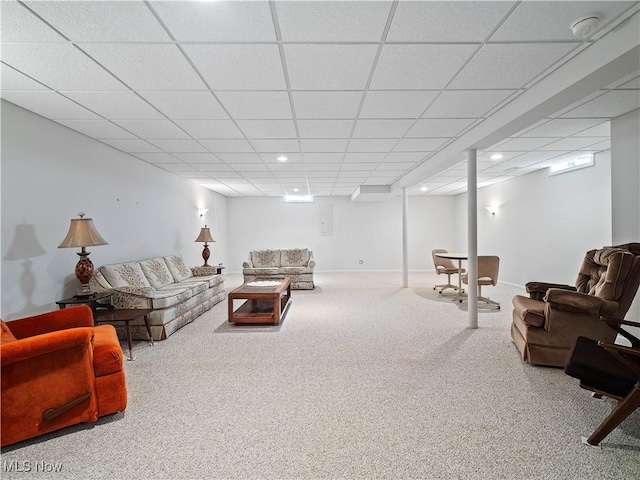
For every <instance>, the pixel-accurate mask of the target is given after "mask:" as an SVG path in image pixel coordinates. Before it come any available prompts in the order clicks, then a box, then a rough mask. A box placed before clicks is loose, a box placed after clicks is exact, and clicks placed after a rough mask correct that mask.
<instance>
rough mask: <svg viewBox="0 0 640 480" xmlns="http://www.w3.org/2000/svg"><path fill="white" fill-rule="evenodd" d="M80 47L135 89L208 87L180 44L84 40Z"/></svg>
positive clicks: (198, 88) (201, 88)
mask: <svg viewBox="0 0 640 480" xmlns="http://www.w3.org/2000/svg"><path fill="white" fill-rule="evenodd" d="M80 47H81V48H82V49H83V50H85V51H86V52H87V53H88V54H89V55H91V56H92V57H93V58H95V59H96V60H97V61H98V62H99V63H101V64H102V65H103V66H104V67H105V68H106V69H107V70H109V71H110V72H111V73H113V74H114V75H115V76H116V77H118V78H120V79H121V80H122V81H123V82H124V83H126V84H127V85H128V86H129V87H131V88H132V89H134V90H205V89H206V86H205V85H204V83H202V80H200V78H199V77H198V75H197V74H196V72H195V71H194V70H193V68H192V67H191V65H189V62H187V60H186V59H185V58H184V56H183V55H182V53H181V52H180V50H179V49H178V47H177V46H176V45H172V44H140V43H138V44H132V43H83V44H81V45H80ZM66 68H68V67H66ZM93 88H94V89H95V87H93ZM65 89H66V90H82V89H81V88H68V87H67V88H65ZM105 90H106V89H105Z"/></svg>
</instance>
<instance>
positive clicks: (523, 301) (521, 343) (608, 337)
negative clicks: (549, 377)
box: [511, 244, 640, 367]
mask: <svg viewBox="0 0 640 480" xmlns="http://www.w3.org/2000/svg"><path fill="white" fill-rule="evenodd" d="M638 245H639V244H627V245H619V246H615V247H604V248H602V249H600V250H590V251H589V252H587V253H586V255H585V258H584V261H583V262H582V267H581V268H580V272H579V273H578V278H577V280H576V284H575V286H570V285H561V284H554V283H544V282H529V283H527V285H526V289H527V292H528V293H529V297H525V296H522V295H516V296H515V297H514V298H513V323H512V324H511V338H512V339H513V341H514V342H515V344H516V347H517V348H518V350H519V351H520V353H521V355H522V359H523V360H525V361H527V362H529V363H531V364H534V365H547V366H553V367H563V366H564V364H565V360H566V357H567V353H568V352H569V349H570V348H571V345H572V344H573V342H574V341H575V339H576V338H577V337H579V336H583V337H587V338H591V339H594V340H599V341H602V342H607V343H613V342H614V340H615V338H616V331H615V330H614V329H613V328H611V327H610V326H609V325H608V324H607V323H606V322H605V321H603V320H601V318H600V317H601V316H607V317H610V318H614V319H623V318H624V315H625V314H626V313H627V311H628V310H629V307H630V306H631V302H632V301H633V298H634V297H635V295H636V292H637V290H638V285H639V284H640V255H638V253H637V252H638V250H637V246H638ZM634 252H636V253H634Z"/></svg>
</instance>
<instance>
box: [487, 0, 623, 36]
mask: <svg viewBox="0 0 640 480" xmlns="http://www.w3.org/2000/svg"><path fill="white" fill-rule="evenodd" d="M632 4H633V2H611V1H576V0H573V1H564V2H550V1H543V2H521V3H520V4H519V5H518V7H517V8H516V9H515V11H514V12H513V13H512V14H511V15H510V16H509V18H508V19H507V20H506V21H505V22H504V23H503V24H502V25H501V27H500V28H499V29H498V30H497V31H496V33H495V34H494V35H493V36H492V37H491V41H516V42H518V41H536V40H538V41H557V40H575V39H576V37H575V36H574V35H573V33H572V32H571V29H570V28H569V26H570V25H571V24H572V23H573V22H574V21H575V20H577V19H578V18H580V17H583V16H585V15H588V14H591V13H598V14H599V15H601V17H602V20H601V24H600V25H599V28H598V29H596V30H595V31H594V32H593V33H597V31H598V30H599V29H600V28H601V27H603V26H604V25H606V24H607V23H609V22H610V21H611V20H613V18H615V17H616V16H618V15H619V14H620V13H621V12H622V11H623V10H625V9H626V8H629V7H630V6H631V5H632ZM591 35H593V34H591Z"/></svg>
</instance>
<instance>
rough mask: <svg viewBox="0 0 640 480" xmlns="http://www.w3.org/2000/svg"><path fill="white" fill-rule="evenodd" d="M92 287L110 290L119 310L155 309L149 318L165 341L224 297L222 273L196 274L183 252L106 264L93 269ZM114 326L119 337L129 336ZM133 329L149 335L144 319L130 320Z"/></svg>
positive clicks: (154, 331)
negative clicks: (184, 257) (182, 255)
mask: <svg viewBox="0 0 640 480" xmlns="http://www.w3.org/2000/svg"><path fill="white" fill-rule="evenodd" d="M91 287H92V289H93V290H95V291H97V292H109V293H111V304H112V305H113V306H114V307H115V308H116V309H118V308H150V309H153V311H152V312H151V314H149V320H150V324H151V334H152V336H153V339H154V340H164V339H165V338H167V337H168V336H169V335H171V334H172V333H174V332H175V331H176V330H178V329H179V328H181V327H183V326H184V325H186V324H187V323H190V322H192V321H193V320H194V319H195V318H196V317H198V316H199V315H201V314H203V313H204V312H206V311H207V310H209V309H210V308H211V307H213V306H214V305H215V304H216V303H219V302H221V301H222V300H223V299H224V297H225V290H224V275H223V274H217V275H203V276H196V275H194V272H193V270H192V269H191V268H190V267H189V266H188V265H187V264H186V263H185V262H184V260H183V259H182V257H181V256H180V255H169V256H166V257H156V258H150V259H148V260H142V261H139V262H128V263H116V264H112V265H103V266H101V267H100V268H98V269H96V271H95V272H94V276H93V278H92V279H91ZM114 326H115V328H116V330H117V331H118V336H119V337H120V338H126V337H125V331H124V326H123V325H114ZM131 332H132V336H133V338H136V339H139V340H145V339H146V338H147V332H146V329H145V326H144V320H143V319H142V318H140V319H137V320H135V321H133V322H131Z"/></svg>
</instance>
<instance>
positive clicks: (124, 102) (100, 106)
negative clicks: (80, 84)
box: [61, 91, 164, 120]
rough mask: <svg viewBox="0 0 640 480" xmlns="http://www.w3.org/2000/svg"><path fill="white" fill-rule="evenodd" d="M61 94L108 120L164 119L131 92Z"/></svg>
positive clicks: (65, 92)
mask: <svg viewBox="0 0 640 480" xmlns="http://www.w3.org/2000/svg"><path fill="white" fill-rule="evenodd" d="M61 93H63V94H64V95H65V96H67V97H69V98H71V99H72V100H75V101H76V102H78V103H80V104H81V105H84V106H85V107H87V108H88V109H90V110H93V111H94V112H96V113H97V114H98V115H102V116H103V117H105V118H107V119H109V120H160V119H163V118H164V117H163V116H162V114H161V113H160V112H158V111H157V110H156V109H155V108H153V107H152V106H151V105H149V104H148V103H147V102H145V101H144V100H142V99H141V98H140V97H138V96H137V95H136V94H135V93H133V92H131V91H122V92H120V91H116V92H68V91H62V92H61Z"/></svg>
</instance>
